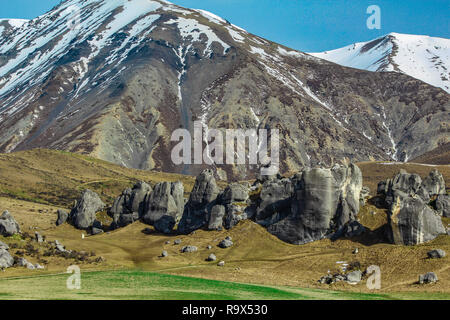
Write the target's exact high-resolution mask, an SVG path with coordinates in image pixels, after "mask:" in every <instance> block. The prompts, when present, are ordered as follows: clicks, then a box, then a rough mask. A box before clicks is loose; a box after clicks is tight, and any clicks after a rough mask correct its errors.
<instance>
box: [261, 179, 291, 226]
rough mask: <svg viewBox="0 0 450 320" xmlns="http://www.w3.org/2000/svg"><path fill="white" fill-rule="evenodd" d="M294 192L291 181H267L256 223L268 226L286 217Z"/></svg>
mask: <svg viewBox="0 0 450 320" xmlns="http://www.w3.org/2000/svg"><path fill="white" fill-rule="evenodd" d="M293 191H294V190H293V186H292V181H291V180H290V179H283V178H281V179H277V178H276V177H272V178H270V179H266V180H265V181H264V183H263V185H262V188H261V193H260V196H259V198H260V200H259V206H258V209H257V213H256V222H257V223H259V224H261V225H262V226H268V225H271V224H273V223H274V222H277V221H279V220H281V219H282V218H283V217H285V216H286V215H287V214H288V213H289V211H290V207H291V198H292V196H293Z"/></svg>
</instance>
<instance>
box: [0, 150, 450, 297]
mask: <svg viewBox="0 0 450 320" xmlns="http://www.w3.org/2000/svg"><path fill="white" fill-rule="evenodd" d="M359 166H360V167H361V169H362V171H363V175H364V178H365V179H364V185H368V186H369V187H371V189H372V191H374V190H376V184H377V183H378V181H380V180H383V179H386V178H388V177H391V176H393V175H394V174H395V173H397V172H398V170H399V169H400V168H405V169H406V170H408V171H409V172H413V173H418V174H420V175H422V176H425V175H427V174H428V172H429V171H430V170H432V169H433V167H428V166H421V165H415V164H406V165H383V164H380V163H361V164H359ZM437 168H438V169H439V170H440V171H441V172H442V173H443V174H444V176H445V177H446V180H447V181H450V176H449V175H450V170H449V168H448V166H444V167H442V166H441V167H437ZM137 180H144V181H149V182H151V183H152V184H154V183H156V182H159V181H163V180H167V181H176V180H181V181H183V183H184V184H185V186H186V189H187V191H189V190H190V188H192V185H193V182H194V178H193V177H186V176H180V175H172V174H164V173H159V172H145V171H139V170H130V169H126V168H123V167H120V166H116V165H113V164H110V163H107V162H104V161H100V160H96V159H92V158H88V157H84V156H80V155H74V154H67V153H63V152H58V151H48V150H33V151H28V152H20V153H15V154H9V155H0V181H1V184H0V188H2V190H3V191H2V195H3V197H0V210H6V209H7V210H9V211H10V212H11V213H12V214H13V215H14V217H15V218H16V219H17V220H18V221H19V222H20V224H21V228H22V230H23V231H26V232H29V233H31V234H32V233H34V231H35V230H37V231H38V232H40V233H41V234H42V235H45V236H46V237H47V239H48V240H54V239H58V240H59V241H60V242H62V243H63V244H64V245H65V246H66V247H67V248H68V249H74V250H77V251H88V252H90V251H95V253H96V255H97V256H103V257H104V258H106V262H104V263H100V264H96V263H94V264H92V263H83V264H81V268H82V270H130V269H131V270H136V269H139V270H145V271H158V272H164V273H169V274H176V275H184V276H192V277H198V278H205V279H206V278H207V279H216V280H226V281H233V282H240V283H254V284H263V285H269V286H293V287H301V288H311V289H314V288H322V289H335V290H345V291H352V292H370V291H369V290H368V289H367V288H366V286H365V283H361V284H359V285H356V286H352V285H349V284H344V283H339V284H336V285H333V286H327V285H319V284H318V283H317V280H318V279H319V278H320V277H321V276H323V275H325V274H326V273H327V272H328V271H331V272H334V271H339V265H338V264H337V263H336V262H338V261H346V262H354V261H358V262H359V263H360V264H361V266H362V268H363V269H365V268H366V267H368V266H369V265H378V266H380V267H381V271H382V290H381V292H413V293H414V292H417V293H419V292H423V291H426V292H433V293H442V292H444V293H449V292H450V270H449V266H450V264H449V260H448V259H449V257H448V256H447V257H446V258H444V259H436V260H429V259H426V253H427V251H428V250H431V249H434V248H437V247H438V248H442V249H444V250H445V251H447V252H448V253H450V239H449V238H450V237H448V236H441V237H439V238H438V239H436V240H435V241H433V242H431V243H427V244H424V245H419V246H415V247H404V246H395V245H391V244H388V243H383V241H380V239H382V237H383V233H384V225H385V223H386V221H387V218H386V212H385V210H381V209H378V208H376V207H375V206H373V205H370V204H368V205H367V206H365V207H364V208H362V210H361V213H360V215H359V219H360V221H361V223H363V224H364V225H365V226H366V227H367V228H368V229H369V230H370V231H369V232H368V233H367V234H366V235H364V237H362V238H358V239H352V240H349V239H343V240H338V241H334V242H333V241H330V240H322V241H317V242H314V243H310V244H306V245H302V246H297V245H291V244H287V243H284V242H282V241H280V240H279V239H277V238H276V237H274V236H272V235H271V234H269V233H268V232H267V231H266V230H265V229H264V228H263V227H261V226H259V225H257V224H255V223H253V222H251V221H244V222H241V223H240V224H239V225H238V226H236V227H235V228H234V229H232V230H230V231H221V232H218V231H214V232H206V231H202V230H199V231H196V232H195V233H194V234H191V235H189V236H175V235H172V236H166V235H162V234H158V233H156V232H152V233H151V234H145V233H144V232H143V230H144V229H145V228H148V226H147V225H145V224H142V223H140V222H137V223H134V224H133V225H130V226H128V227H126V228H122V229H119V230H116V231H113V232H110V233H106V234H102V235H98V236H92V237H86V238H85V239H81V234H82V231H80V230H76V229H74V228H73V227H71V226H69V225H67V224H65V225H63V226H60V227H56V226H55V224H54V223H55V221H56V217H57V215H56V210H57V209H58V208H60V207H61V206H62V207H64V208H68V207H69V205H70V203H71V202H72V201H73V200H74V199H76V198H77V197H78V196H79V192H80V191H81V190H82V189H83V188H85V187H87V186H89V188H91V189H93V190H94V191H97V192H100V193H101V194H102V197H103V198H104V200H105V201H107V203H108V204H111V201H112V199H113V198H114V197H115V196H117V195H118V194H120V192H121V191H122V189H123V188H125V187H129V186H131V185H132V184H133V183H134V182H135V181H137ZM5 189H7V190H10V193H8V192H5V191H4V190H5ZM19 191H20V192H19ZM17 198H20V199H25V200H28V201H24V200H20V199H17ZM38 202H45V203H48V204H45V203H38ZM40 211H41V212H40ZM103 215H104V214H103ZM104 218H105V219H107V218H106V217H104ZM444 223H445V224H446V225H447V224H449V223H450V219H444ZM227 235H230V236H231V237H232V238H233V241H234V243H235V245H234V246H233V247H232V248H229V249H220V248H218V247H217V244H218V243H219V241H220V240H222V239H223V238H224V237H226V236H227ZM177 238H180V239H182V245H187V244H191V245H195V246H197V247H198V248H199V251H198V252H196V253H192V254H181V253H180V252H179V250H180V249H181V246H182V245H179V246H176V245H173V244H169V245H166V244H165V242H166V241H168V240H170V241H171V242H172V243H173V240H175V239H177ZM0 240H2V241H5V242H11V241H20V240H13V239H10V238H9V239H0ZM207 245H212V246H213V249H212V250H207V249H206V247H207ZM356 247H357V248H359V253H358V254H356V255H354V254H352V252H353V250H354V248H356ZM162 250H167V251H168V253H169V257H167V258H160V257H159V256H160V254H161V252H162ZM12 251H13V253H14V251H15V249H13V250H12ZM210 253H215V254H216V255H217V258H218V261H220V260H224V261H226V265H225V267H223V268H221V267H217V266H216V263H215V262H206V261H205V259H206V257H207V256H208V255H209V254H210ZM27 258H29V259H30V260H31V261H32V262H36V261H34V260H33V259H34V258H30V257H27ZM48 261H49V265H48V266H47V269H46V270H45V271H40V273H57V272H64V271H65V270H66V268H67V266H69V265H71V264H73V263H74V261H73V260H66V259H64V258H61V257H52V258H48ZM429 271H434V272H436V273H437V275H438V277H439V279H440V281H439V282H438V283H437V284H434V285H429V286H426V287H424V286H419V285H416V284H414V283H415V282H416V281H417V279H418V276H419V274H423V273H425V272H429ZM36 272H38V271H29V270H25V269H22V268H10V269H7V270H6V271H5V272H4V273H0V278H4V277H13V276H24V275H34V274H36Z"/></svg>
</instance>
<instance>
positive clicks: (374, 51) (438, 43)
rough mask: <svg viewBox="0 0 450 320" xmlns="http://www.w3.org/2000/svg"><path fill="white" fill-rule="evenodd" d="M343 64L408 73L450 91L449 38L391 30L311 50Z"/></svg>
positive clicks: (358, 67)
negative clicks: (364, 39)
mask: <svg viewBox="0 0 450 320" xmlns="http://www.w3.org/2000/svg"><path fill="white" fill-rule="evenodd" d="M310 54H311V55H313V56H316V57H318V58H321V59H325V60H328V61H331V62H334V63H337V64H340V65H343V66H346V67H352V68H357V69H363V70H368V71H377V72H382V71H396V72H401V73H405V74H408V75H410V76H412V77H414V78H416V79H419V80H422V81H424V82H426V83H429V84H431V85H433V86H435V87H439V88H442V89H444V90H445V91H447V92H449V93H450V40H449V39H444V38H436V37H430V36H424V35H409V34H401V33H390V34H388V35H385V36H383V37H380V38H378V39H375V40H372V41H368V42H359V43H354V44H352V45H349V46H346V47H343V48H340V49H336V50H331V51H325V52H320V53H310Z"/></svg>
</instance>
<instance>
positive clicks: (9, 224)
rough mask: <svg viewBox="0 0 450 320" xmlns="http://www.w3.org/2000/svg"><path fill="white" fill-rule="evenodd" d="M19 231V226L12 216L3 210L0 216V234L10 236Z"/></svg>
mask: <svg viewBox="0 0 450 320" xmlns="http://www.w3.org/2000/svg"><path fill="white" fill-rule="evenodd" d="M19 232H20V226H19V224H18V223H17V221H16V220H14V218H13V216H12V215H11V214H10V213H9V212H8V211H4V212H3V213H2V215H1V216H0V235H2V236H4V237H10V236H13V235H15V234H17V233H19Z"/></svg>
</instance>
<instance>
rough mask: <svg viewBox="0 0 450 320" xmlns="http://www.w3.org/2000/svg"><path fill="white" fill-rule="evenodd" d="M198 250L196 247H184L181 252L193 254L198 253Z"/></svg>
mask: <svg viewBox="0 0 450 320" xmlns="http://www.w3.org/2000/svg"><path fill="white" fill-rule="evenodd" d="M197 250H198V248H197V247H195V246H184V247H183V248H182V249H181V252H182V253H191V252H196V251H197Z"/></svg>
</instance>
